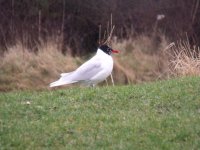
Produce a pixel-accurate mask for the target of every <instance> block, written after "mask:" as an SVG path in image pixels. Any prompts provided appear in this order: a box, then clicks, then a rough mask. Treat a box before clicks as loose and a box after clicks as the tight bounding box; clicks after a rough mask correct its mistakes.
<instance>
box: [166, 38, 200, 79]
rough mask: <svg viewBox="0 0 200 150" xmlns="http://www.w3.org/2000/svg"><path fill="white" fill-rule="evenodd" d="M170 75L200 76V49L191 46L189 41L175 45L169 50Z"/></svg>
mask: <svg viewBox="0 0 200 150" xmlns="http://www.w3.org/2000/svg"><path fill="white" fill-rule="evenodd" d="M167 54H168V56H169V58H170V60H169V61H170V63H169V66H170V73H171V75H173V76H199V75H200V48H199V47H197V46H191V45H190V44H189V41H188V40H185V41H178V42H177V43H176V44H175V43H173V45H172V47H171V48H170V49H168V50H167Z"/></svg>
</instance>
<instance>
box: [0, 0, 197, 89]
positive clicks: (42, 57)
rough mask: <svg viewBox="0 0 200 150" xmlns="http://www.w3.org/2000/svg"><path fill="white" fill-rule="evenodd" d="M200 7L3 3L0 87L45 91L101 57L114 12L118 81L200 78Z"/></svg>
mask: <svg viewBox="0 0 200 150" xmlns="http://www.w3.org/2000/svg"><path fill="white" fill-rule="evenodd" d="M199 4H200V3H199V0H192V1H191V0H175V1H174V0H167V1H161V0H123V1H122V0H108V1H107V0H101V1H98V0H97V1H94V0H86V1H84V2H83V1H81V0H73V1H71V0H56V1H55V0H36V1H31V0H21V1H16V0H8V1H7V0H0V17H1V20H0V59H1V62H0V90H1V91H8V90H14V89H44V88H47V87H48V84H49V83H50V82H52V81H54V80H55V79H56V78H58V76H59V74H60V73H61V72H68V71H72V70H73V69H75V68H76V67H77V66H79V65H80V64H81V63H83V62H84V61H85V60H86V59H88V58H89V57H91V56H92V54H94V53H95V51H96V48H97V46H98V44H99V41H98V40H99V36H100V32H99V30H100V29H101V37H103V35H104V31H106V28H107V27H108V23H109V20H110V17H111V14H112V19H113V21H112V22H113V24H114V25H115V30H114V33H113V37H112V41H111V45H112V47H113V48H116V49H119V50H121V54H119V55H115V56H113V57H114V60H115V66H114V73H113V76H114V80H115V83H116V84H131V83H141V82H144V81H145V82H146V81H153V80H158V79H167V78H169V77H171V76H177V75H181V76H182V75H199V72H200V71H199V48H198V45H199V41H200V33H199V31H200V29H199V27H200V20H199V19H198V18H199V17H200V9H199ZM195 70H196V71H195ZM108 82H109V81H108Z"/></svg>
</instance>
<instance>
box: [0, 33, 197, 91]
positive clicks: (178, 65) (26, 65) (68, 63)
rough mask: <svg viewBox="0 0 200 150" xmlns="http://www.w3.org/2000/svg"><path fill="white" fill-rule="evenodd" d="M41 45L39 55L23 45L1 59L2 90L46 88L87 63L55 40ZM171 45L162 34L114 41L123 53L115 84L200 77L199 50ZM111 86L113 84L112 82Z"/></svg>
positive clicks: (184, 44)
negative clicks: (63, 49) (68, 53)
mask: <svg viewBox="0 0 200 150" xmlns="http://www.w3.org/2000/svg"><path fill="white" fill-rule="evenodd" d="M41 43H42V44H40V45H37V49H38V52H37V53H33V52H30V50H29V49H28V48H26V47H25V46H24V45H23V44H22V43H21V42H17V43H16V44H15V46H12V47H8V51H7V52H6V53H4V55H3V56H1V57H0V59H1V61H0V91H9V90H17V89H36V90H37V89H47V88H48V86H49V83H50V82H52V81H54V80H56V79H57V78H58V77H59V74H60V73H61V72H68V71H72V70H74V69H75V68H77V66H79V65H80V64H81V63H83V62H84V61H86V60H85V59H83V58H74V57H72V56H70V55H63V54H62V53H61V51H60V48H59V47H60V45H59V42H57V41H54V40H52V39H49V40H47V42H44V41H43V42H41ZM168 43H169V42H168V40H167V38H166V37H165V36H163V35H159V36H158V37H152V36H147V35H140V36H138V37H136V38H129V39H124V40H118V39H117V38H113V40H112V41H111V45H112V47H113V48H114V49H119V50H121V53H120V54H118V55H113V58H114V70H113V73H112V75H113V77H114V81H115V84H132V83H141V82H146V81H154V80H158V79H166V78H169V77H172V76H189V75H200V49H199V47H191V45H190V44H189V42H188V41H184V42H177V44H171V45H169V44H168ZM108 83H109V84H110V85H111V81H109V80H108Z"/></svg>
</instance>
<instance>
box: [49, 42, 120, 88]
mask: <svg viewBox="0 0 200 150" xmlns="http://www.w3.org/2000/svg"><path fill="white" fill-rule="evenodd" d="M112 52H114V53H118V51H117V50H112V49H111V48H109V47H108V46H107V45H102V46H100V47H99V48H98V49H97V53H96V55H95V56H93V57H92V58H91V59H90V60H88V61H87V62H85V63H84V64H82V65H81V66H80V67H79V68H77V69H76V70H75V71H73V72H69V73H61V77H60V79H59V80H57V81H55V82H53V83H51V84H50V87H56V86H61V85H65V84H71V83H76V82H81V83H83V84H85V85H87V86H95V85H96V84H97V83H99V82H101V81H104V80H105V79H106V78H107V77H108V76H109V75H110V74H111V72H112V70H113V59H112V57H111V53H112Z"/></svg>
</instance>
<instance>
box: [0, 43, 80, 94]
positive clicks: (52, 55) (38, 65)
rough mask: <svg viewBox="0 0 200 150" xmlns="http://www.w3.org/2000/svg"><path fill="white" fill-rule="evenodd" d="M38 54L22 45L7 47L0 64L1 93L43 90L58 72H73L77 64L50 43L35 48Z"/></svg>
mask: <svg viewBox="0 0 200 150" xmlns="http://www.w3.org/2000/svg"><path fill="white" fill-rule="evenodd" d="M37 49H38V52H37V53H33V52H30V50H29V49H27V48H25V47H24V45H23V44H22V43H21V42H17V43H16V44H15V46H13V47H8V51H7V52H6V53H5V54H4V56H2V57H1V58H0V59H1V63H0V91H8V90H16V89H44V88H47V87H48V85H49V83H50V82H51V81H53V80H55V79H56V78H58V76H59V74H60V73H61V72H65V71H71V70H73V69H74V68H76V66H77V65H76V64H77V61H79V60H77V59H76V58H72V57H71V56H64V55H63V54H62V53H61V52H60V51H59V49H58V44H57V43H56V42H54V41H53V40H49V41H47V42H42V44H41V45H37Z"/></svg>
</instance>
